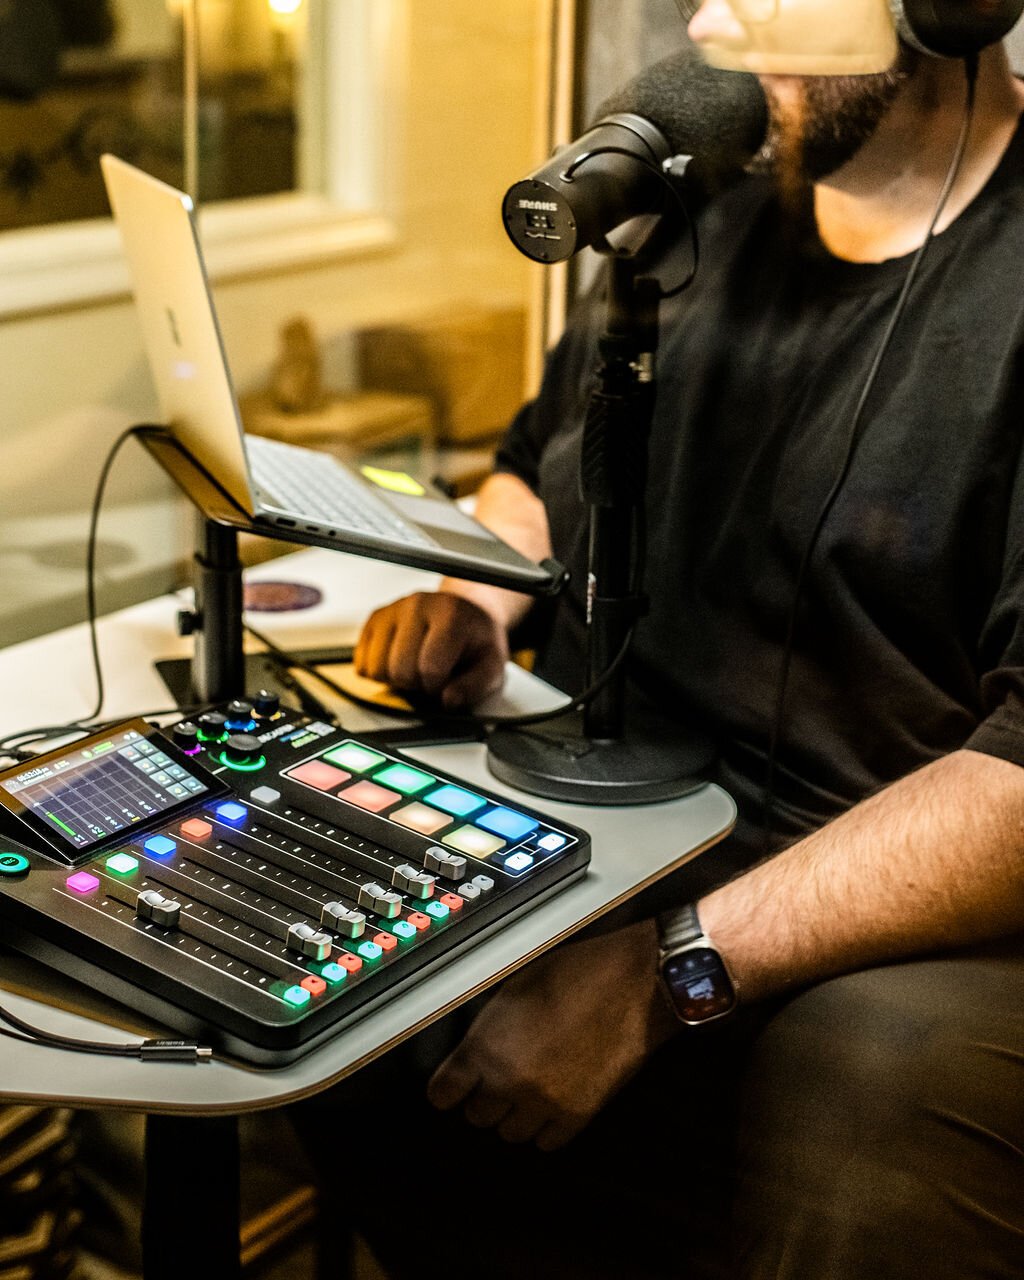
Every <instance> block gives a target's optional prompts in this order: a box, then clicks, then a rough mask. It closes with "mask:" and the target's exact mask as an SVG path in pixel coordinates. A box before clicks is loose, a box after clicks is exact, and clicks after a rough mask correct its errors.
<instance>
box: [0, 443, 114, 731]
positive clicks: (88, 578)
mask: <svg viewBox="0 0 1024 1280" xmlns="http://www.w3.org/2000/svg"><path fill="white" fill-rule="evenodd" d="M137 431H138V427H128V428H126V429H125V430H124V431H122V432H121V434H120V435H119V436H118V437H117V439H116V440H115V441H114V443H113V444H112V445H111V446H110V449H109V450H108V451H107V456H106V458H105V459H104V461H103V466H102V467H101V468H100V476H99V480H98V481H97V483H96V490H95V493H94V494H93V500H92V507H91V509H90V511H89V535H88V539H87V541H86V552H85V601H86V616H87V620H88V625H89V646H90V649H91V651H92V668H93V674H94V676H95V679H96V707H95V709H94V710H93V711H91V712H90V713H89V714H88V715H86V716H80V717H79V718H78V719H77V720H69V721H67V722H66V723H65V724H63V725H42V726H40V727H38V728H32V729H24V730H22V731H21V732H20V733H13V734H8V735H7V737H6V738H0V750H5V749H6V748H7V747H8V745H9V744H10V743H12V742H19V743H20V740H21V739H31V740H32V741H36V742H43V741H46V739H47V738H48V737H50V738H56V737H58V736H59V735H61V734H63V733H75V732H76V731H79V730H83V731H85V732H88V731H89V728H90V725H91V722H92V721H94V720H96V719H97V718H98V716H99V714H100V712H101V711H102V710H103V702H104V698H105V692H104V686H103V667H102V664H101V662H100V650H99V638H98V636H97V634H96V532H97V529H98V527H99V518H100V509H101V508H102V506H103V495H104V492H105V491H106V487H107V479H108V477H109V475H110V471H111V468H112V467H113V465H114V460H115V459H116V458H117V455H118V454H119V453H120V451H121V446H122V445H123V444H124V443H125V441H126V440H128V439H129V438H130V437H131V436H133V435H135V433H136V432H137ZM22 745H27V743H24V744H22Z"/></svg>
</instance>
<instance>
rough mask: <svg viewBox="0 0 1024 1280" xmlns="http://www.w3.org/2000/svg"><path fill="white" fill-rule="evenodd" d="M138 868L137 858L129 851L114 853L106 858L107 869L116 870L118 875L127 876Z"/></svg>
mask: <svg viewBox="0 0 1024 1280" xmlns="http://www.w3.org/2000/svg"><path fill="white" fill-rule="evenodd" d="M138 869H139V860H138V858H133V857H132V855H131V854H130V853H115V854H113V855H112V856H111V857H109V858H108V859H107V870H108V871H116V872H117V874H118V875H119V876H129V875H131V873H132V872H133V871H138Z"/></svg>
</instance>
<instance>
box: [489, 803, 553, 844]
mask: <svg viewBox="0 0 1024 1280" xmlns="http://www.w3.org/2000/svg"><path fill="white" fill-rule="evenodd" d="M473 821H474V822H475V823H476V825H477V826H478V827H484V828H485V829H486V830H487V831H493V832H494V834H495V835H498V836H504V837H505V839H506V840H521V839H522V838H523V836H525V835H528V834H529V833H530V832H531V831H535V830H536V829H537V827H539V826H540V823H539V822H538V821H537V819H536V818H528V817H527V816H526V814H525V813H516V811H515V810H514V809H488V811H487V812H486V813H484V814H481V816H480V817H479V818H474V819H473Z"/></svg>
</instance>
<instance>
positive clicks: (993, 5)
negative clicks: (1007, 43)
mask: <svg viewBox="0 0 1024 1280" xmlns="http://www.w3.org/2000/svg"><path fill="white" fill-rule="evenodd" d="M889 5H890V7H891V9H892V13H893V18H894V19H895V21H896V30H897V31H898V32H899V35H900V39H902V40H905V41H906V42H907V44H909V45H912V46H913V47H914V48H915V49H919V50H920V51H921V52H922V53H931V54H936V55H938V56H939V57H943V58H964V57H968V56H969V55H971V54H974V53H977V52H978V51H979V50H980V49H984V48H985V46H986V45H989V44H995V43H996V41H997V40H1002V38H1003V36H1005V35H1006V34H1007V32H1008V31H1010V30H1011V28H1012V27H1013V26H1014V25H1015V23H1016V22H1017V19H1018V18H1019V17H1020V16H1021V13H1022V12H1024V0H889Z"/></svg>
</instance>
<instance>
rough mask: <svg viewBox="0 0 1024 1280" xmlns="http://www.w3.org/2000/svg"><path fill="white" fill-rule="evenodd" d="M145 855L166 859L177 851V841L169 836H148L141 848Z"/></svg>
mask: <svg viewBox="0 0 1024 1280" xmlns="http://www.w3.org/2000/svg"><path fill="white" fill-rule="evenodd" d="M142 847H143V849H145V851H146V852H147V853H150V854H152V855H153V857H154V858H166V857H167V855H168V854H171V853H173V852H174V851H175V849H177V847H178V842H177V840H172V839H171V838H170V837H169V836H150V837H149V839H148V840H147V841H146V843H145V844H144V845H143V846H142Z"/></svg>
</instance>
